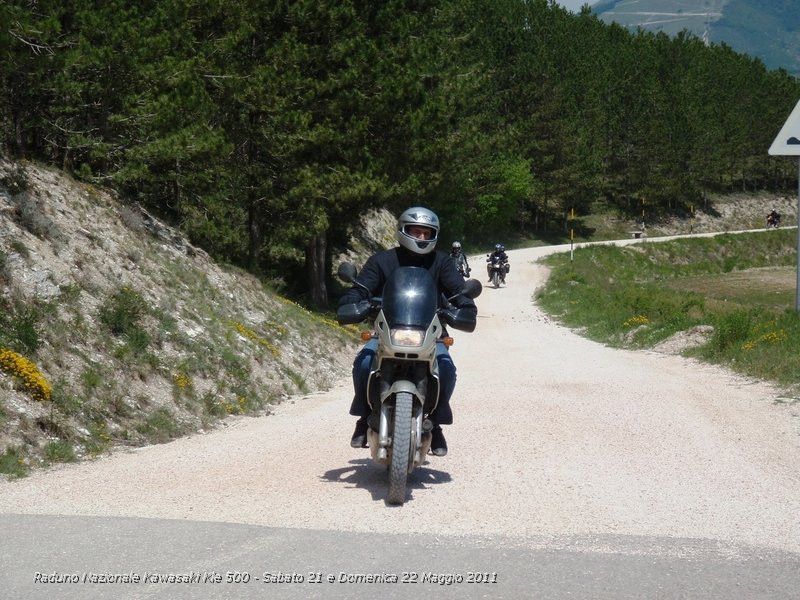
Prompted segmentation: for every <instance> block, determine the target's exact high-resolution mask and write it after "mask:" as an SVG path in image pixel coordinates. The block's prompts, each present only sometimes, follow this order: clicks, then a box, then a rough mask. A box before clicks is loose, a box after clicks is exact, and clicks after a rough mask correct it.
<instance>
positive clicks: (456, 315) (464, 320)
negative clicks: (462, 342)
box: [441, 308, 477, 333]
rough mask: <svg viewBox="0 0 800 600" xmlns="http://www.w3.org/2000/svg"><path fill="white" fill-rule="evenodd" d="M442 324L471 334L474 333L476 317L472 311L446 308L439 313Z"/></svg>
mask: <svg viewBox="0 0 800 600" xmlns="http://www.w3.org/2000/svg"><path fill="white" fill-rule="evenodd" d="M441 315H442V319H444V322H445V323H447V324H448V325H450V327H452V328H453V329H459V330H461V331H466V332H467V333H471V332H473V331H475V324H476V322H477V315H476V314H475V311H474V310H470V309H466V308H447V309H445V310H443V311H442V312H441Z"/></svg>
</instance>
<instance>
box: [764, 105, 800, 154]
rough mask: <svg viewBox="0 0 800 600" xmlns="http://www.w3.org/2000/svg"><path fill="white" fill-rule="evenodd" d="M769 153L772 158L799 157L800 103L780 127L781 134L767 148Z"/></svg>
mask: <svg viewBox="0 0 800 600" xmlns="http://www.w3.org/2000/svg"><path fill="white" fill-rule="evenodd" d="M769 153H770V155H772V156H800V102H798V103H797V105H796V106H795V107H794V110H793V111H792V114H790V115H789V118H788V119H786V123H784V124H783V127H781V132H780V133H779V134H778V137H776V138H775V141H774V142H772V146H770V147H769Z"/></svg>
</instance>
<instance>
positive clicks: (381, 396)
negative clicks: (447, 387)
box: [337, 263, 482, 504]
mask: <svg viewBox="0 0 800 600" xmlns="http://www.w3.org/2000/svg"><path fill="white" fill-rule="evenodd" d="M338 275H339V278H340V279H342V280H343V281H345V282H348V283H352V284H355V285H359V286H361V284H359V283H358V282H357V281H356V275H357V271H356V268H355V267H354V266H353V265H352V264H350V263H344V264H342V265H340V267H339V270H338ZM361 287H362V288H363V289H367V288H366V287H364V286H361ZM367 291H369V290H367ZM481 291H482V286H481V284H480V282H479V281H477V280H474V279H470V280H468V281H465V282H464V287H463V289H462V290H461V292H460V293H461V294H463V295H465V296H467V297H469V298H477V297H478V296H479V295H480V293H481ZM442 298H444V296H442ZM454 298H455V296H454V297H452V298H449V299H447V298H444V300H445V302H444V305H445V308H438V306H439V302H438V300H439V298H438V294H437V288H436V283H435V282H434V280H433V278H432V277H431V275H430V273H429V272H428V270H427V269H423V268H420V267H399V268H397V269H395V270H394V271H393V272H392V274H391V275H390V276H389V279H388V281H387V282H386V284H385V285H384V288H383V295H382V296H381V297H378V298H371V299H370V300H363V301H361V302H359V303H355V304H347V305H343V306H341V307H339V310H338V311H337V319H338V320H339V322H340V323H342V324H348V323H350V324H352V323H360V322H362V321H364V320H366V319H368V318H371V319H373V320H374V329H373V331H372V332H371V333H369V334H368V337H366V336H362V339H363V338H366V339H365V341H367V340H369V339H374V340H377V351H376V354H375V359H374V362H373V364H372V367H371V369H370V376H369V380H368V384H367V390H368V393H367V401H368V403H369V406H370V408H371V409H372V413H371V415H370V416H369V418H368V427H369V428H368V429H367V440H368V442H369V448H370V453H371V456H372V460H373V461H375V462H376V463H378V464H380V465H384V466H386V467H388V471H389V491H388V495H387V501H388V502H389V504H403V503H404V502H405V498H406V481H407V478H408V474H409V473H410V472H411V471H413V470H414V469H415V468H416V467H418V466H420V465H421V464H422V463H423V461H424V460H425V456H426V455H427V454H428V450H430V447H431V437H432V436H431V431H432V430H433V427H434V424H433V422H432V421H431V420H430V419H429V418H428V415H430V414H431V413H433V411H434V410H435V409H436V405H437V403H438V399H439V367H438V364H437V362H436V344H437V340H439V339H440V338H441V336H442V333H443V326H442V322H443V321H444V323H446V324H447V325H449V326H451V327H453V328H455V329H462V330H464V331H473V329H474V327H475V324H474V322H472V321H471V322H468V323H467V322H462V321H459V319H458V318H457V316H456V312H455V311H454V310H453V307H452V306H451V305H450V301H452V300H453V299H454ZM443 342H444V343H445V344H446V345H448V346H449V345H451V344H452V338H448V337H445V338H444V339H443Z"/></svg>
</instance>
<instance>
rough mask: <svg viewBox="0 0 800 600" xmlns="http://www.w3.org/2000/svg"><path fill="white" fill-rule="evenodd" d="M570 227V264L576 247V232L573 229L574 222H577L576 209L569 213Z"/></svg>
mask: <svg viewBox="0 0 800 600" xmlns="http://www.w3.org/2000/svg"><path fill="white" fill-rule="evenodd" d="M569 220H570V224H569V225H570V227H569V262H572V259H573V256H574V252H573V248H574V246H575V230H574V229H573V228H572V221H574V220H575V209H574V208H571V209H570V213H569Z"/></svg>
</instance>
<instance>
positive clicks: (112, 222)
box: [0, 158, 355, 476]
mask: <svg viewBox="0 0 800 600" xmlns="http://www.w3.org/2000/svg"><path fill="white" fill-rule="evenodd" d="M354 343H355V335H354V331H349V330H345V329H343V328H341V327H339V326H338V325H336V324H335V323H334V322H333V321H331V320H330V319H325V318H322V317H320V316H318V315H314V314H312V313H310V312H308V311H306V310H305V309H303V308H302V307H300V306H298V305H296V304H294V303H292V302H290V301H288V300H286V299H284V298H281V297H280V296H279V295H277V294H275V293H274V292H272V291H271V290H269V289H268V288H267V287H265V285H264V284H262V283H261V282H259V280H257V279H256V278H255V277H253V276H251V275H249V274H247V273H245V272H243V271H241V270H238V269H235V268H229V267H222V266H220V265H217V264H215V262H214V261H213V260H211V259H210V258H209V256H208V255H207V254H206V253H205V252H203V251H202V250H200V249H199V248H196V247H193V246H192V245H191V244H189V243H188V242H187V241H186V239H184V238H183V236H181V235H180V234H179V233H178V232H177V231H176V230H174V229H172V228H170V227H168V226H166V225H165V224H163V223H161V222H159V221H158V220H157V219H155V218H153V217H152V216H151V215H149V214H148V213H147V212H145V211H143V210H141V209H140V208H138V207H135V206H129V205H125V204H123V203H122V202H120V200H119V199H118V198H116V197H115V196H114V195H113V194H112V193H110V192H108V191H104V190H100V189H97V188H94V187H91V186H87V185H84V184H81V183H79V182H76V181H74V180H72V179H71V178H69V177H68V176H65V175H63V174H62V173H60V172H58V171H56V170H53V169H50V168H44V167H41V166H37V165H34V164H29V163H25V164H16V163H12V162H9V161H7V160H5V159H2V158H0V472H2V473H6V474H7V475H11V476H16V475H22V474H24V473H25V472H27V470H28V469H29V468H31V467H36V466H41V465H45V464H49V463H53V462H59V461H72V460H77V459H80V458H83V457H90V456H95V455H98V454H101V453H104V452H106V451H108V450H110V449H113V448H115V447H120V446H128V445H142V444H148V443H154V442H162V441H167V440H169V439H172V438H174V437H177V436H179V435H182V434H184V433H188V432H194V431H199V430H203V429H205V428H208V427H210V426H212V425H214V424H215V423H219V422H224V420H225V418H226V417H228V416H229V415H237V414H260V413H263V412H265V411H266V412H268V411H269V410H270V405H272V404H274V403H276V402H279V401H280V400H281V399H283V398H286V397H287V396H289V395H291V394H297V393H305V392H309V391H311V390H316V389H320V388H327V387H328V386H329V385H330V384H331V383H332V382H333V381H334V380H336V379H338V378H340V377H342V376H343V375H344V374H345V373H346V372H347V368H348V366H349V364H350V362H351V360H352V356H353V348H354ZM344 404H346V401H345V400H343V405H344Z"/></svg>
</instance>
